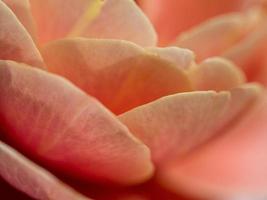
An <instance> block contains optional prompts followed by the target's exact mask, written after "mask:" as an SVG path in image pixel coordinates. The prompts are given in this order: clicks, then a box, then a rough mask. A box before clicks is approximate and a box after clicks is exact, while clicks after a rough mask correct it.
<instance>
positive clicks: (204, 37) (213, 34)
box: [175, 10, 259, 60]
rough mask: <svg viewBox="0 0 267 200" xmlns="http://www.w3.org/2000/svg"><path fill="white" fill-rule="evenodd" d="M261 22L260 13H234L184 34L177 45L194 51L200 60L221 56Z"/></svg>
mask: <svg viewBox="0 0 267 200" xmlns="http://www.w3.org/2000/svg"><path fill="white" fill-rule="evenodd" d="M258 20H259V12H257V11H255V10H252V11H250V12H248V13H232V14H228V15H223V16H219V17H216V18H212V19H210V20H208V21H205V22H204V23H202V24H200V25H198V26H196V27H194V28H193V29H191V30H189V31H187V32H184V33H182V34H181V35H180V36H179V37H178V38H177V41H176V42H175V44H176V45H177V46H179V47H183V48H188V49H191V50H192V51H194V52H195V53H196V55H197V59H198V60H203V59H205V58H208V57H210V56H216V55H219V54H221V53H222V52H223V51H224V50H226V49H228V48H230V47H231V46H232V45H233V44H235V43H236V42H238V41H239V40H240V39H241V38H242V37H243V36H244V35H245V34H246V33H247V32H248V31H249V30H250V29H251V27H252V26H255V23H256V22H257V21H258Z"/></svg>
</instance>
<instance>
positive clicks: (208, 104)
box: [119, 91, 229, 164]
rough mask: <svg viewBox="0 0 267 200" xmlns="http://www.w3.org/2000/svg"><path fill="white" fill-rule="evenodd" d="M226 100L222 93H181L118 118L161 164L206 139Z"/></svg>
mask: <svg viewBox="0 0 267 200" xmlns="http://www.w3.org/2000/svg"><path fill="white" fill-rule="evenodd" d="M228 101H229V95H228V93H226V92H225V93H215V92H212V91H207V92H191V93H181V94H176V95H172V96H168V97H164V98H161V99H159V100H157V101H154V102H151V103H149V104H146V105H143V106H140V107H137V108H135V109H133V110H130V111H129V112H126V113H124V114H122V115H120V116H119V119H120V120H121V121H122V122H123V123H124V124H126V125H127V127H128V128H129V129H130V130H131V132H132V133H134V134H135V135H136V136H137V137H138V138H139V139H141V140H142V141H143V142H144V143H145V144H146V145H147V146H148V147H149V148H150V149H151V153H152V158H153V160H154V161H155V162H157V164H163V163H164V161H165V160H168V159H169V160H170V159H173V158H177V156H178V155H180V154H182V153H185V152H187V151H188V150H191V149H192V148H193V147H195V146H196V145H198V144H200V143H201V142H203V141H205V140H206V139H208V138H210V137H211V135H212V131H211V130H212V129H213V128H214V127H215V126H216V125H217V123H218V119H220V118H221V115H222V114H223V111H224V110H225V108H226V106H227V103H228ZM163 160H164V161H163Z"/></svg>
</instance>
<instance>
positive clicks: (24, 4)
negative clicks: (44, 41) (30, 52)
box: [2, 0, 36, 39]
mask: <svg viewBox="0 0 267 200" xmlns="http://www.w3.org/2000/svg"><path fill="white" fill-rule="evenodd" d="M2 1H3V2H4V3H5V4H6V5H7V6H8V7H9V8H10V9H11V10H12V11H13V13H14V14H15V15H16V16H17V18H18V19H19V21H20V22H21V23H22V24H23V26H24V27H25V28H26V29H27V31H28V33H30V35H31V36H32V38H34V39H36V33H35V29H34V21H33V17H32V14H31V9H30V3H29V1H28V0H2Z"/></svg>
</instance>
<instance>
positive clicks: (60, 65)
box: [42, 38, 191, 114]
mask: <svg viewBox="0 0 267 200" xmlns="http://www.w3.org/2000/svg"><path fill="white" fill-rule="evenodd" d="M42 54H43V56H44V59H45V61H46V63H47V66H48V69H49V70H50V71H51V72H54V73H57V74H60V75H62V76H64V77H66V78H67V79H69V80H71V81H72V82H73V83H74V84H76V85H77V86H79V87H80V88H81V89H83V90H84V91H86V92H87V93H88V94H90V95H92V96H95V97H96V98H98V99H99V100H100V101H101V102H102V103H103V104H104V105H106V106H107V107H108V108H109V109H111V110H112V111H113V112H114V113H116V114H119V113H123V112H125V111H127V110H130V109H132V108H134V107H136V106H139V105H142V104H145V103H148V102H150V101H153V100H155V99H157V98H160V97H162V96H165V95H169V94H174V93H177V92H182V91H189V90H191V86H190V83H189V81H188V78H187V76H186V75H185V73H184V72H183V71H182V70H181V69H179V68H178V67H176V66H175V65H173V64H172V63H169V62H168V61H166V60H165V59H164V60H163V59H160V58H158V56H156V55H153V54H151V53H148V52H147V51H145V49H143V48H141V47H139V46H136V45H134V44H132V43H129V42H125V41H118V40H93V39H77V38H76V39H67V40H61V41H56V42H53V43H50V44H48V45H47V46H45V47H44V48H43V50H42Z"/></svg>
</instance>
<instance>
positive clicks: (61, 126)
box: [0, 61, 153, 184]
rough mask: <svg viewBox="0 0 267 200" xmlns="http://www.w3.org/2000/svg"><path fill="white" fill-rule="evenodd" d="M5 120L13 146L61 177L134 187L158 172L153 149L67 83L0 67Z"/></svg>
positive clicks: (1, 115)
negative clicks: (154, 172)
mask: <svg viewBox="0 0 267 200" xmlns="http://www.w3.org/2000/svg"><path fill="white" fill-rule="evenodd" d="M0 75H1V78H0V93H1V99H0V119H1V126H2V128H3V129H4V130H5V133H6V137H7V139H8V141H10V142H12V143H14V144H15V145H16V146H17V147H18V148H19V149H21V150H23V151H24V152H25V153H26V154H27V155H29V156H32V157H34V158H36V159H38V160H40V161H41V162H42V163H43V164H45V165H46V166H49V167H51V168H53V169H56V170H57V171H59V172H62V173H64V174H67V175H68V176H72V177H75V178H80V179H83V180H86V181H88V180H89V181H90V180H99V181H105V182H118V183H123V184H131V183H136V182H140V181H143V180H144V179H146V178H148V177H149V176H150V175H151V174H152V171H153V166H152V164H151V161H150V154H149V150H148V148H147V147H146V146H145V145H144V144H142V143H141V142H139V141H138V140H137V139H136V138H134V137H133V136H132V135H131V134H130V133H129V131H128V129H127V128H126V127H125V126H123V124H121V123H120V122H119V120H117V119H116V118H115V116H114V115H113V114H111V113H110V112H109V111H108V110H107V109H105V108H104V107H103V106H102V105H101V104H100V103H99V102H98V101H96V100H95V99H94V98H92V97H90V96H88V95H86V94H85V93H83V92H82V91H80V90H79V89H78V88H76V87H74V86H73V85H72V84H70V83H69V82H68V81H66V80H65V79H63V78H60V77H58V76H55V75H52V74H49V73H47V72H44V71H42V70H37V69H33V68H30V67H25V66H23V65H20V64H17V63H15V62H10V61H6V62H4V61H1V62H0Z"/></svg>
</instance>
